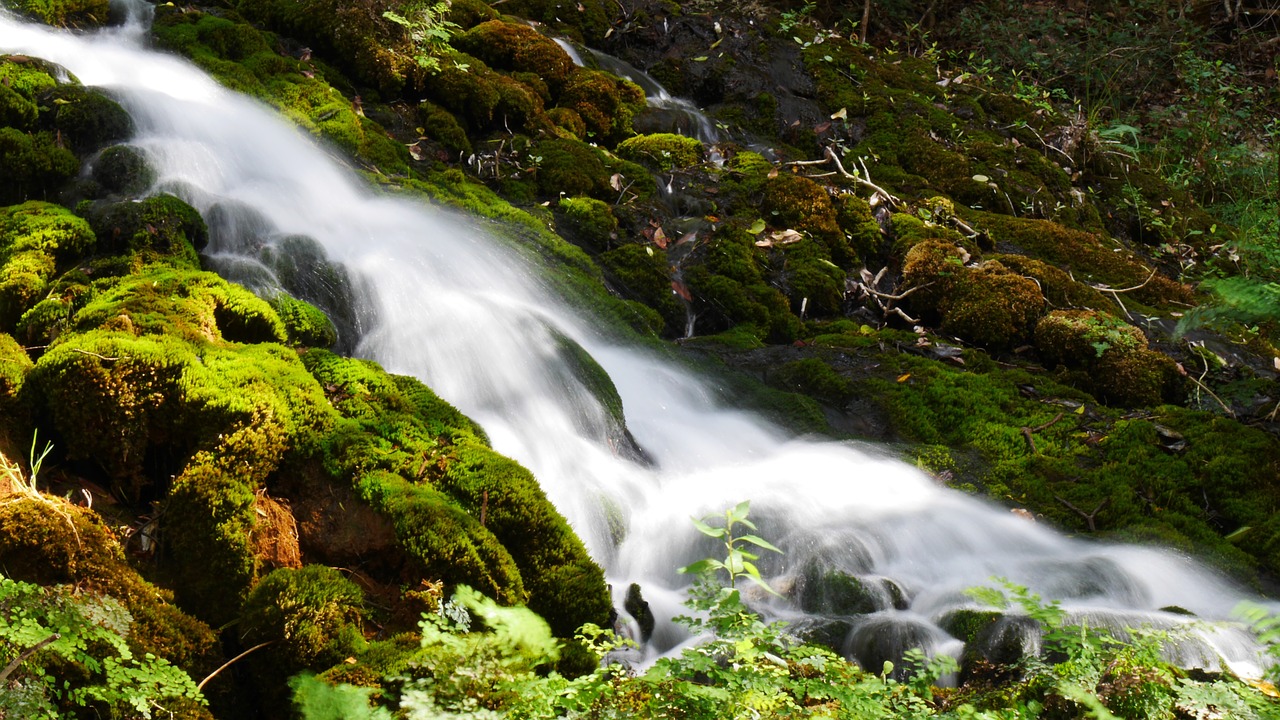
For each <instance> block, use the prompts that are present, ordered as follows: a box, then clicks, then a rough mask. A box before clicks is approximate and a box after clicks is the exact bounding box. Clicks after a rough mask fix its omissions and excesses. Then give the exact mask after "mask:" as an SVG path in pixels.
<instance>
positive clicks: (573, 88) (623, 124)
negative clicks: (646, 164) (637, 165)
mask: <svg viewBox="0 0 1280 720" xmlns="http://www.w3.org/2000/svg"><path fill="white" fill-rule="evenodd" d="M559 104H560V106H561V107H566V108H569V109H571V110H573V111H574V112H576V113H578V116H579V117H581V118H582V121H583V122H584V123H586V126H587V135H588V136H589V137H592V136H593V137H594V139H595V140H597V141H599V142H603V143H605V144H608V145H615V144H617V143H618V142H619V141H621V140H623V139H625V138H627V137H628V136H630V135H631V133H632V129H631V119H632V118H633V117H635V115H636V113H639V112H640V111H641V110H643V109H644V108H645V99H644V91H643V90H641V89H640V88H639V86H637V85H636V84H635V83H633V82H631V81H629V80H623V79H620V78H618V77H615V76H613V75H610V74H608V73H605V72H601V71H599V70H591V69H588V68H580V67H579V68H574V71H573V72H572V73H570V74H569V77H568V79H567V80H566V81H565V86H564V91H563V92H562V93H561V94H560V103H559Z"/></svg>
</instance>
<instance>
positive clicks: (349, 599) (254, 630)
mask: <svg viewBox="0 0 1280 720" xmlns="http://www.w3.org/2000/svg"><path fill="white" fill-rule="evenodd" d="M363 614H364V593H363V592H362V591H361V590H360V587H359V586H358V585H356V584H355V583H353V582H352V581H351V580H349V579H347V577H346V576H345V575H343V574H342V573H341V572H340V571H338V570H335V569H333V568H330V567H325V566H323V565H307V566H305V567H303V568H300V569H297V570H294V569H290V568H281V569H279V570H276V571H274V572H272V573H271V574H269V575H267V576H266V577H264V578H262V580H261V581H260V582H259V583H258V584H257V585H256V586H255V587H254V588H253V592H251V593H250V594H249V597H248V599H247V600H246V601H245V604H244V611H243V612H242V614H241V619H240V627H241V637H242V638H243V641H244V643H245V644H246V645H256V644H258V643H260V642H273V643H275V647H272V648H270V649H269V650H268V652H267V653H266V655H267V657H268V658H270V660H269V661H268V662H267V663H262V662H259V663H258V667H259V669H260V670H268V668H269V670H270V674H272V675H274V676H275V678H276V680H277V681H278V682H279V683H280V684H283V683H284V681H285V680H286V679H287V678H288V677H289V676H291V675H293V674H294V673H296V672H298V671H300V670H304V669H311V670H323V669H325V668H327V667H329V666H331V665H335V664H337V663H340V662H342V661H343V660H344V659H345V658H347V657H349V656H352V655H356V654H359V652H360V651H362V650H364V648H365V647H366V643H365V641H364V635H363V633H362V632H361V624H362V621H363ZM262 685H268V683H262Z"/></svg>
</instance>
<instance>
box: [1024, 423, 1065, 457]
mask: <svg viewBox="0 0 1280 720" xmlns="http://www.w3.org/2000/svg"><path fill="white" fill-rule="evenodd" d="M1061 419H1062V413H1058V414H1057V416H1055V417H1054V418H1053V419H1052V420H1050V421H1049V422H1047V423H1045V424H1043V425H1041V426H1039V427H1034V428H1030V427H1023V428H1022V437H1024V438H1026V439H1027V445H1028V446H1029V447H1030V448H1031V454H1032V455H1039V454H1040V451H1039V450H1037V449H1036V441H1035V438H1033V437H1031V435H1032V434H1033V433H1038V432H1040V431H1041V430H1048V429H1049V428H1051V427H1053V426H1054V425H1055V424H1057V422H1058V421H1059V420H1061Z"/></svg>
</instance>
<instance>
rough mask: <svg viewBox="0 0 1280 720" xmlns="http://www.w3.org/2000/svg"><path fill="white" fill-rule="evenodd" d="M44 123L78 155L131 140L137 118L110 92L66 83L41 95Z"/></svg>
mask: <svg viewBox="0 0 1280 720" xmlns="http://www.w3.org/2000/svg"><path fill="white" fill-rule="evenodd" d="M40 103H41V108H49V109H48V110H47V111H44V110H42V112H41V114H40V122H41V124H42V125H44V126H46V128H47V129H49V130H51V131H53V132H56V133H57V134H58V135H59V136H60V137H62V138H64V139H65V141H66V142H69V143H70V144H71V148H72V149H73V150H75V151H76V152H77V153H81V154H83V153H87V152H92V151H94V150H97V149H98V148H101V147H103V146H105V145H109V144H111V143H117V142H120V141H122V140H127V139H128V138H129V136H130V135H132V134H133V118H131V117H129V113H127V112H125V109H124V108H122V107H120V103H118V102H116V101H115V100H112V99H111V98H110V97H108V96H107V95H106V93H104V92H102V91H101V90H98V89H95V88H87V87H85V86H83V85H78V84H71V83H67V84H63V85H59V86H58V87H56V88H54V89H53V90H50V91H48V92H45V93H44V94H42V95H41V96H40Z"/></svg>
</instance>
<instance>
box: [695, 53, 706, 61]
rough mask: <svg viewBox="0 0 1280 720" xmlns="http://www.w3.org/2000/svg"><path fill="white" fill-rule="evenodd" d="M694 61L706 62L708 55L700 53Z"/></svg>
mask: <svg viewBox="0 0 1280 720" xmlns="http://www.w3.org/2000/svg"><path fill="white" fill-rule="evenodd" d="M693 61H694V62H706V61H707V56H706V55H699V56H698V57H696V58H694V59H693Z"/></svg>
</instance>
